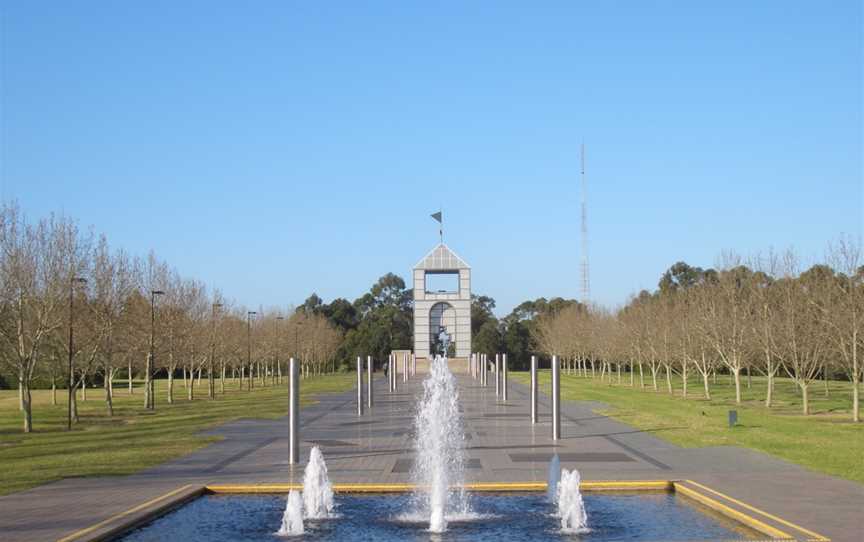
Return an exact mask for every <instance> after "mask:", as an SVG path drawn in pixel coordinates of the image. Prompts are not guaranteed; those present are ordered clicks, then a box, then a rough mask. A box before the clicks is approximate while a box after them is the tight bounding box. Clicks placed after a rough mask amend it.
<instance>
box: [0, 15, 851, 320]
mask: <svg viewBox="0 0 864 542" xmlns="http://www.w3.org/2000/svg"><path fill="white" fill-rule="evenodd" d="M0 19H2V103H0V106H2V110H0V115H2V117H0V135H2V147H0V150H2V154H0V159H2V164H0V175H2V196H3V198H5V199H7V200H9V199H17V200H18V201H19V203H20V204H21V206H22V207H23V208H24V210H25V211H26V212H27V213H28V215H30V216H32V217H35V216H41V215H45V214H47V213H49V212H50V211H63V212H65V213H66V214H68V215H71V216H74V217H77V218H78V219H80V220H81V222H82V224H85V225H92V226H93V227H94V228H95V230H96V231H98V232H105V233H106V234H107V235H108V236H109V239H110V240H111V242H112V244H114V245H115V246H122V247H124V248H126V249H128V250H129V251H131V252H133V253H137V254H142V255H143V254H146V253H147V251H149V250H150V249H154V250H155V251H156V252H157V253H158V254H159V255H160V256H161V257H163V258H164V259H166V260H167V261H169V262H170V263H172V264H173V265H174V266H176V267H177V268H178V269H180V271H181V272H182V273H184V274H186V275H189V276H195V277H198V278H201V279H203V280H205V281H207V282H208V283H210V284H213V285H216V286H219V287H221V288H222V289H223V290H224V291H225V292H226V294H228V295H229V296H230V297H233V298H236V299H237V300H238V301H239V302H241V303H246V304H248V305H251V306H257V305H259V304H264V305H273V304H286V303H299V302H302V301H303V299H304V298H305V297H306V296H307V295H308V294H310V293H311V292H313V291H315V292H317V293H318V294H319V295H321V296H322V297H324V298H325V299H326V300H328V301H329V300H330V299H332V298H333V297H337V296H343V297H347V298H349V299H352V300H353V299H354V298H355V297H357V296H359V295H360V294H362V293H363V292H364V291H366V290H367V289H368V287H369V286H370V285H371V284H372V282H373V281H375V280H376V279H377V278H378V277H379V276H380V275H382V274H384V273H386V272H388V271H394V272H397V273H399V274H400V275H402V276H403V277H405V278H406V279H407V278H408V277H409V271H410V268H411V267H412V266H413V265H414V263H415V262H416V261H417V260H419V259H420V257H421V256H423V255H424V254H425V253H426V252H427V250H429V249H430V248H432V246H434V245H435V243H436V242H437V229H436V224H435V223H434V221H432V219H430V218H429V213H431V212H433V211H435V210H437V209H438V207H439V206H443V208H444V216H445V237H446V242H447V243H448V244H449V245H450V246H451V247H452V248H453V249H454V250H455V251H456V252H457V253H459V254H460V255H461V256H463V257H464V258H465V259H466V260H467V261H468V262H469V263H470V264H471V265H472V266H473V271H474V283H473V287H474V291H475V292H477V293H483V294H487V295H491V296H492V297H494V298H495V299H496V300H498V304H499V312H501V313H504V312H506V311H509V310H510V309H511V308H512V307H513V306H514V305H515V304H517V303H519V302H521V301H522V300H525V299H529V298H536V297H538V296H547V297H551V296H555V295H561V296H568V297H576V296H578V294H579V288H578V277H579V272H578V269H579V266H578V263H579V250H580V243H579V185H578V182H579V175H578V172H579V152H578V151H579V144H580V142H582V141H584V142H585V143H586V144H587V149H588V179H589V228H590V244H591V247H590V259H591V273H592V293H593V297H594V299H596V300H598V301H600V302H603V303H606V304H610V305H614V304H618V303H621V302H623V301H624V300H625V299H626V297H627V296H628V294H630V293H632V292H634V291H636V290H638V289H640V288H645V287H654V286H656V283H657V280H658V278H659V276H660V275H661V273H662V272H663V271H664V270H665V269H666V268H667V267H669V265H671V264H672V263H674V262H675V261H677V260H685V261H687V262H689V263H691V264H694V265H701V266H710V265H713V264H714V263H715V260H716V258H717V256H718V254H719V253H720V252H721V251H722V250H724V249H735V250H737V251H739V252H742V253H745V254H746V253H750V252H753V251H756V250H760V249H766V248H769V247H775V248H785V247H787V246H794V247H796V248H797V249H798V250H799V251H800V252H801V253H802V254H803V255H804V256H805V257H807V258H811V257H812V258H815V257H818V256H819V255H821V254H822V252H823V249H824V247H825V244H826V242H827V241H829V240H831V239H834V238H836V237H837V236H838V235H840V234H841V233H851V234H855V235H860V234H861V232H862V229H864V218H862V208H864V190H862V182H864V181H862V176H864V171H862V167H864V166H862V107H864V106H862V64H864V58H862V8H861V2H859V1H837V2H818V1H815V0H813V1H807V2H795V1H789V0H782V1H770V2H769V1H759V2H752V1H739V2H694V1H692V0H690V1H681V2H642V1H635V0H634V1H630V2H613V1H599V0H598V1H594V2H584V1H583V2H575V1H564V2H513V3H506V2H500V1H495V2H401V1H395V2H386V3H379V2H251V3H242V2H240V3H238V2H213V1H207V2H187V1H184V2H136V3H133V2H51V3H43V2H24V1H21V2H13V1H8V2H4V3H3V4H2V7H0Z"/></svg>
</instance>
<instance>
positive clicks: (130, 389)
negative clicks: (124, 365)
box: [127, 361, 135, 395]
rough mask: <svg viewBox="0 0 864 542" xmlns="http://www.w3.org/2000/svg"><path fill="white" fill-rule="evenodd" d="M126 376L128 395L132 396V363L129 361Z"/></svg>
mask: <svg viewBox="0 0 864 542" xmlns="http://www.w3.org/2000/svg"><path fill="white" fill-rule="evenodd" d="M127 375H128V376H129V395H132V394H134V393H135V391H134V390H133V388H132V362H131V361H130V362H129V372H128V373H127Z"/></svg>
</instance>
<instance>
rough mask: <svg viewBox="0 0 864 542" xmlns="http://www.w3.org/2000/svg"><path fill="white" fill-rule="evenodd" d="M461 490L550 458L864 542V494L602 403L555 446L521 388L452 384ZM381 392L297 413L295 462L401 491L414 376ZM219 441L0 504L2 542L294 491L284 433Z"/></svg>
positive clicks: (532, 475) (295, 471)
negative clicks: (461, 450) (240, 493)
mask: <svg viewBox="0 0 864 542" xmlns="http://www.w3.org/2000/svg"><path fill="white" fill-rule="evenodd" d="M458 381H459V393H460V403H461V405H462V409H463V419H464V426H465V436H466V447H467V454H468V458H469V461H468V464H467V467H468V468H467V470H466V478H467V480H468V481H543V480H545V479H546V477H547V469H548V462H549V459H550V458H551V457H552V455H554V454H556V453H557V454H558V455H559V457H560V458H561V465H562V467H566V468H578V469H579V470H580V471H581V473H582V477H583V479H584V480H680V479H692V480H695V481H697V482H700V483H703V484H705V485H707V486H710V487H713V488H715V489H717V490H719V491H722V492H724V493H726V494H728V495H731V496H733V497H736V498H738V499H741V500H744V501H747V502H749V503H750V504H752V505H754V506H757V507H759V508H761V509H762V510H765V511H767V512H770V513H773V514H776V515H778V516H781V517H783V518H785V519H788V520H790V521H793V522H795V523H797V524H799V525H802V526H804V527H807V528H809V529H812V530H815V531H817V532H819V533H821V534H824V535H827V536H829V537H831V538H832V539H834V540H837V541H841V540H850V541H853V540H864V537H862V536H861V533H864V486H862V485H860V484H856V483H854V482H849V481H846V480H841V479H838V478H834V477H831V476H826V475H822V474H817V473H813V472H810V471H808V470H806V469H803V468H801V467H798V466H795V465H792V464H789V463H786V462H784V461H780V460H777V459H774V458H772V457H769V456H767V455H765V454H762V453H759V452H754V451H752V450H747V449H741V448H734V447H713V448H699V449H685V448H679V447H677V446H675V445H672V444H669V443H667V442H664V441H662V440H660V439H659V438H657V437H655V436H654V435H652V434H651V432H650V431H639V430H636V429H634V428H632V427H630V426H627V425H625V424H622V423H619V422H616V421H614V420H611V419H610V418H607V417H605V416H602V415H598V414H596V413H595V412H594V409H595V408H597V407H598V406H600V405H597V404H595V403H589V402H563V403H562V413H563V419H562V437H563V438H562V439H561V440H559V441H557V442H555V441H553V440H552V439H551V424H550V420H549V412H550V409H549V403H548V399H547V397H546V396H545V395H543V394H541V398H540V413H541V419H540V423H539V424H536V425H532V424H531V423H530V418H529V405H528V397H527V393H528V390H527V388H526V387H525V386H522V385H519V384H516V383H513V382H511V383H510V393H509V400H508V401H507V403H504V402H503V401H501V400H498V399H496V397H495V389H494V381H493V380H492V379H491V378H490V386H489V387H486V388H482V387H480V386H479V383H478V381H475V380H472V379H471V378H470V377H469V376H465V375H459V376H458ZM399 385H400V387H399V389H398V391H396V392H394V393H390V392H388V391H387V381H386V379H385V378H377V379H376V382H375V393H374V397H375V405H374V407H373V408H372V409H371V411H369V410H366V412H364V415H363V416H358V415H357V413H356V403H355V400H356V390H355V391H353V392H346V393H342V394H331V395H325V396H322V397H321V398H320V401H319V402H318V403H317V404H315V405H312V406H310V407H308V408H305V409H303V411H302V415H301V438H302V443H301V457H302V458H304V459H305V458H306V457H308V454H309V450H310V449H311V447H312V446H314V445H318V446H320V447H321V449H322V451H323V452H324V456H325V458H326V461H327V465H328V468H329V471H330V476H331V479H332V480H333V481H334V482H358V483H363V482H375V483H387V482H407V481H410V469H411V465H412V461H413V452H412V437H413V435H412V432H413V426H412V425H413V413H414V409H415V405H416V401H417V396H418V394H419V393H420V392H421V391H422V384H421V381H420V378H419V377H418V378H415V379H413V380H411V381H409V382H408V383H403V382H399ZM210 433H212V434H218V435H221V436H223V437H224V440H222V441H220V442H217V443H214V444H212V445H210V446H208V447H206V448H204V449H202V450H199V451H198V452H195V453H193V454H190V455H188V456H186V457H184V458H181V459H178V460H176V461H172V462H169V463H166V464H163V465H160V466H158V467H156V468H153V469H150V470H147V471H145V472H142V473H139V474H136V475H133V476H126V477H101V478H88V479H66V480H62V481H59V482H55V483H51V484H47V485H44V486H40V487H38V488H34V489H32V490H28V491H24V492H20V493H16V494H13V495H7V496H5V497H0V540H4V541H7V540H8V541H18V540H55V539H58V538H61V537H62V536H64V535H67V534H69V533H70V532H73V531H76V530H78V529H82V528H85V527H88V526H90V525H92V524H95V523H97V522H99V521H101V520H104V519H105V518H107V517H110V516H112V515H114V514H117V513H119V512H122V511H124V510H127V509H129V508H131V507H133V506H136V505H138V504H140V503H142V502H145V501H147V500H149V499H152V498H154V497H156V496H159V495H162V494H164V493H166V492H167V491H170V490H173V489H175V488H177V487H179V486H182V485H184V484H207V483H264V482H289V481H294V482H300V481H302V475H303V465H299V466H295V467H294V468H291V466H290V465H288V435H287V423H286V420H285V419H282V420H255V419H246V420H240V421H237V422H234V423H230V424H226V425H224V426H221V427H219V428H217V429H215V430H213V431H210Z"/></svg>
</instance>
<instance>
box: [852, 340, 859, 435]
mask: <svg viewBox="0 0 864 542" xmlns="http://www.w3.org/2000/svg"><path fill="white" fill-rule="evenodd" d="M853 348H855V349H854V350H852V421H853V422H855V423H858V422H860V421H861V413H860V410H859V400H858V393H859V392H858V374H859V373H858V349H857V348H856V347H854V345H853Z"/></svg>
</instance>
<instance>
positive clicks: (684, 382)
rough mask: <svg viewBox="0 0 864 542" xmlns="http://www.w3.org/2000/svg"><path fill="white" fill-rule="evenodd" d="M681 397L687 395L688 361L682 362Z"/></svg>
mask: <svg viewBox="0 0 864 542" xmlns="http://www.w3.org/2000/svg"><path fill="white" fill-rule="evenodd" d="M681 397H685V398H686V397H687V362H686V361H685V362H683V363H681Z"/></svg>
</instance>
